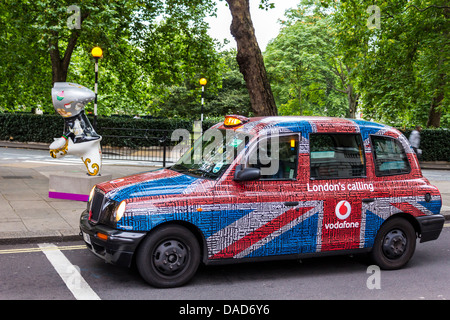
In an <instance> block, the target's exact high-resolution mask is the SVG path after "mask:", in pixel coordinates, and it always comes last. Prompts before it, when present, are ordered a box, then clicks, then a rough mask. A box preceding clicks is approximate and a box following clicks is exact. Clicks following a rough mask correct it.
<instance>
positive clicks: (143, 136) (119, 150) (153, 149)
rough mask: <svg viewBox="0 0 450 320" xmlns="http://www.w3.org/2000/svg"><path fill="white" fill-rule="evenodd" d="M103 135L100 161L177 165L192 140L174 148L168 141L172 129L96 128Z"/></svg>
mask: <svg viewBox="0 0 450 320" xmlns="http://www.w3.org/2000/svg"><path fill="white" fill-rule="evenodd" d="M97 131H98V133H99V134H100V135H101V136H102V143H101V146H102V157H103V159H114V160H131V161H148V162H156V163H162V166H163V167H165V166H166V165H167V164H168V163H174V162H176V161H177V160H178V159H179V158H180V157H181V156H182V155H183V153H184V152H185V151H186V150H188V149H189V148H190V145H191V144H192V143H193V141H192V139H193V138H192V135H191V141H189V143H186V144H185V145H177V141H171V136H172V132H173V131H172V130H161V129H133V128H106V127H103V128H98V130H97Z"/></svg>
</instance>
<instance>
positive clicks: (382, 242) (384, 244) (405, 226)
mask: <svg viewBox="0 0 450 320" xmlns="http://www.w3.org/2000/svg"><path fill="white" fill-rule="evenodd" d="M415 249H416V232H415V230H414V228H413V226H412V225H411V223H409V222H408V221H407V220H405V219H403V218H393V219H392V220H388V221H386V222H385V223H384V224H383V225H382V226H381V228H380V230H379V231H378V234H377V236H376V238H375V242H374V245H373V248H372V252H371V257H372V260H373V261H374V263H375V264H377V265H378V266H379V267H380V268H381V269H386V270H394V269H400V268H402V267H403V266H405V265H406V264H407V263H408V261H409V260H410V259H411V257H412V255H413V254H414V251H415Z"/></svg>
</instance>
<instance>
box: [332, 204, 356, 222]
mask: <svg viewBox="0 0 450 320" xmlns="http://www.w3.org/2000/svg"><path fill="white" fill-rule="evenodd" d="M335 213H336V217H338V218H339V219H341V220H345V219H347V218H348V217H349V216H350V213H352V207H351V206H350V203H349V202H348V201H345V200H342V201H339V203H338V204H337V205H336V210H335Z"/></svg>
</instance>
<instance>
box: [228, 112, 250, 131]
mask: <svg viewBox="0 0 450 320" xmlns="http://www.w3.org/2000/svg"><path fill="white" fill-rule="evenodd" d="M248 121H249V119H248V118H247V117H244V116H239V115H229V116H225V121H224V122H223V125H224V126H225V127H228V128H231V127H236V126H240V125H243V124H244V123H246V122H248Z"/></svg>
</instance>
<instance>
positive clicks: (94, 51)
mask: <svg viewBox="0 0 450 320" xmlns="http://www.w3.org/2000/svg"><path fill="white" fill-rule="evenodd" d="M91 54H92V56H93V57H94V59H95V85H94V93H95V100H94V129H97V83H98V59H100V58H101V57H103V50H102V49H101V48H100V47H94V48H93V49H92V51H91Z"/></svg>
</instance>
